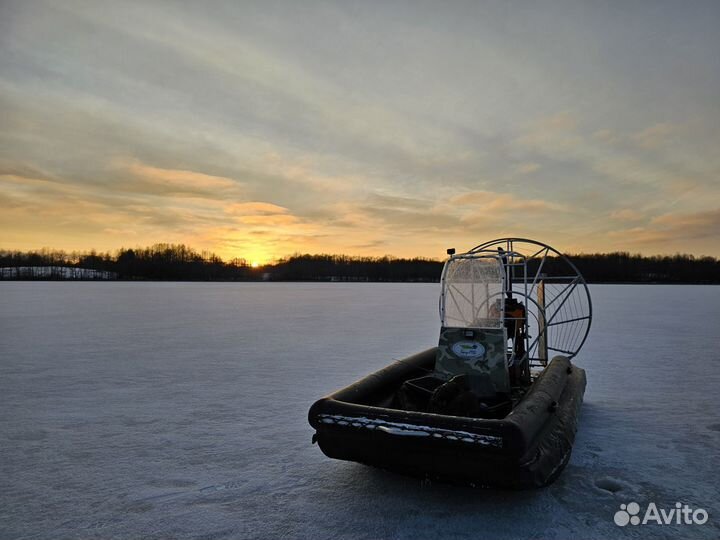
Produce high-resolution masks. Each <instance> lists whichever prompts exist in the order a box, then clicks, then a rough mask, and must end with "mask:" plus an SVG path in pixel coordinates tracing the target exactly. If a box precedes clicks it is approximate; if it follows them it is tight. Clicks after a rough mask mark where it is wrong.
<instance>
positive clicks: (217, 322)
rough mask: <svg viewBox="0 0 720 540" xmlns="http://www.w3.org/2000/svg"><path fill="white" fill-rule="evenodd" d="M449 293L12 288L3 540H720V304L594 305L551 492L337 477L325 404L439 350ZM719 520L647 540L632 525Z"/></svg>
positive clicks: (663, 290)
mask: <svg viewBox="0 0 720 540" xmlns="http://www.w3.org/2000/svg"><path fill="white" fill-rule="evenodd" d="M437 294H438V285H421V284H331V283H328V284H302V283H295V284H289V283H288V284H284V283H237V284H231V283H217V284H188V283H121V282H103V283H96V282H87V283H68V282H50V283H47V282H43V283H41V282H34V283H19V282H15V283H10V282H4V283H0V486H2V490H0V538H3V539H5V538H8V539H19V538H52V539H59V538H83V539H90V538H133V539H135V538H173V537H175V538H197V539H201V538H202V539H211V538H212V539H222V538H309V539H310V538H312V539H315V538H318V539H322V538H333V539H336V538H367V539H371V538H407V539H415V538H557V539H563V538H625V537H636V538H639V537H649V536H654V537H658V538H680V537H682V538H708V539H709V538H717V537H718V536H720V529H719V525H718V524H719V519H720V503H719V501H720V493H719V490H718V484H720V482H719V480H720V474H719V473H718V470H717V463H718V461H719V459H720V413H719V411H720V391H719V388H720V374H719V370H720V332H718V329H719V328H720V287H705V286H651V285H645V286H594V287H592V294H593V301H594V314H595V319H594V322H593V329H592V331H591V334H590V338H589V340H588V343H587V344H586V346H585V348H584V349H583V351H582V352H581V354H580V356H579V357H578V358H577V363H578V364H579V365H581V366H582V367H584V368H586V369H587V375H588V390H587V393H586V396H585V398H586V399H585V404H584V406H583V412H582V415H581V418H580V430H579V432H578V437H577V440H576V443H575V448H574V451H573V455H572V458H571V461H570V464H569V466H568V468H567V469H566V470H565V472H564V473H563V475H562V476H561V477H560V478H559V480H558V481H557V482H556V483H555V484H553V485H552V486H550V487H549V488H547V489H544V490H539V491H524V492H498V491H485V490H473V489H470V488H458V487H453V486H446V485H440V484H427V483H423V482H420V481H418V480H415V479H411V478H405V477H401V476H396V475H393V474H390V473H385V472H382V471H377V470H374V469H372V468H368V467H364V466H362V465H357V464H353V463H347V462H341V461H335V460H330V459H328V458H326V457H325V456H324V455H322V453H321V452H320V450H319V449H318V447H317V446H314V445H311V444H310V438H311V435H312V429H311V428H310V426H309V425H308V424H307V419H306V415H307V410H308V408H309V407H310V405H311V404H312V402H313V401H314V400H315V399H316V398H318V397H320V396H322V395H324V394H327V393H329V392H331V391H333V390H335V389H337V388H339V387H342V386H345V385H347V384H349V383H351V382H353V381H355V380H356V379H358V378H360V377H362V376H364V375H365V374H367V373H369V372H371V371H373V370H376V369H378V368H380V367H382V366H385V365H386V364H388V363H389V362H390V360H391V359H392V358H400V357H403V356H406V355H408V354H411V353H414V352H417V351H420V350H422V349H425V348H427V347H429V346H432V345H434V344H435V343H436V340H437V337H438V331H439V322H438V318H437ZM631 501H636V502H639V503H640V504H641V505H642V506H645V505H647V504H648V503H649V502H655V503H656V504H657V505H658V506H659V507H661V506H664V507H666V508H672V507H673V506H674V503H675V502H676V501H679V502H683V503H687V504H690V505H691V506H693V507H695V508H697V507H702V508H705V509H706V510H707V511H708V512H709V514H710V519H709V521H708V523H707V524H706V525H703V526H699V525H694V526H688V525H672V526H658V525H644V526H643V525H639V526H632V525H628V526H627V527H625V528H620V527H617V526H616V525H615V524H614V523H613V515H614V513H615V512H616V511H617V510H618V509H619V505H620V504H621V503H629V502H631Z"/></svg>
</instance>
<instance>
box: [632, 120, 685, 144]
mask: <svg viewBox="0 0 720 540" xmlns="http://www.w3.org/2000/svg"><path fill="white" fill-rule="evenodd" d="M676 131H677V127H676V126H672V125H670V124H664V123H663V124H655V125H653V126H650V127H648V128H645V129H643V130H642V131H640V132H638V133H634V134H633V135H632V136H631V139H632V141H633V142H634V143H635V144H636V145H637V146H639V147H640V148H644V149H646V150H651V149H656V148H659V147H661V146H663V145H664V144H666V143H667V142H668V140H669V138H670V136H671V135H673V134H674V133H675V132H676Z"/></svg>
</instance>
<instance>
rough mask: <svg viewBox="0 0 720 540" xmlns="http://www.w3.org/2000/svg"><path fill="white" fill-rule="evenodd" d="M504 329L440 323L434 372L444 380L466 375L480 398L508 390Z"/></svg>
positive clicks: (508, 379) (492, 397) (505, 334)
mask: <svg viewBox="0 0 720 540" xmlns="http://www.w3.org/2000/svg"><path fill="white" fill-rule="evenodd" d="M506 332H507V331H506V330H505V328H453V327H442V329H441V330H440V340H439V342H438V349H437V355H436V358H435V371H434V375H435V376H436V377H439V378H441V379H443V380H445V381H449V380H450V379H452V378H453V377H455V376H457V375H466V376H467V383H468V386H469V387H470V390H471V391H472V392H473V393H474V394H475V395H476V396H477V397H478V398H480V399H489V400H493V399H497V398H498V397H499V396H503V395H508V394H510V375H509V372H508V367H507V363H506V360H505V349H506V346H507V333H506Z"/></svg>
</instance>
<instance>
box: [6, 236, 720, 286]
mask: <svg viewBox="0 0 720 540" xmlns="http://www.w3.org/2000/svg"><path fill="white" fill-rule="evenodd" d="M569 257H570V259H571V260H572V261H573V262H574V263H575V265H576V266H577V267H578V269H579V270H580V272H581V273H582V274H583V276H584V277H585V279H586V280H587V281H588V282H589V283H720V260H719V259H717V258H715V257H695V256H693V255H687V254H676V255H670V256H661V255H656V256H643V255H639V254H630V253H626V252H617V253H594V254H574V255H573V254H571V255H569ZM553 264H554V261H553V260H552V259H551V258H550V259H548V261H546V263H545V269H546V270H548V271H550V270H551V269H552V265H553ZM442 265H443V262H442V261H437V260H433V259H428V258H422V257H416V258H412V259H407V258H405V259H403V258H396V257H391V256H384V257H359V256H349V255H308V254H295V255H291V256H288V257H284V258H281V259H278V260H276V261H273V262H272V263H269V264H266V265H263V266H259V267H256V268H255V267H253V266H251V265H250V264H249V263H248V262H247V261H246V260H245V259H242V258H234V259H231V260H223V259H222V258H221V257H219V256H218V255H216V254H214V253H211V252H207V251H202V252H199V251H196V250H194V249H193V248H191V247H188V246H185V245H183V244H156V245H154V246H150V247H145V248H132V249H128V248H122V249H120V250H118V251H116V252H114V253H107V252H106V253H98V252H96V251H94V250H93V251H89V252H69V253H68V252H65V251H59V250H50V249H42V250H39V251H27V252H23V251H11V250H0V279H6V280H7V279H43V280H47V279H58V280H60V279H120V280H166V281H389V282H396V281H407V282H415V281H417V282H434V281H438V280H439V279H440V272H441V270H442ZM80 269H82V272H79V271H78V270H80Z"/></svg>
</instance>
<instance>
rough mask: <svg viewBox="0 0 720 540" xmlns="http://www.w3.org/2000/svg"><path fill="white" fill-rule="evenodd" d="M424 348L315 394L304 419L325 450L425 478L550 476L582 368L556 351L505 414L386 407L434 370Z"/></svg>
mask: <svg viewBox="0 0 720 540" xmlns="http://www.w3.org/2000/svg"><path fill="white" fill-rule="evenodd" d="M435 351H436V349H435V348H433V349H429V350H427V351H424V352H422V353H418V354H416V355H414V356H411V357H409V358H406V359H403V360H400V361H398V362H395V363H394V364H391V365H390V366H388V367H386V368H384V369H382V370H380V371H378V372H376V373H373V374H371V375H368V376H367V377H365V378H363V379H361V380H359V381H357V382H356V383H354V384H352V385H350V386H348V387H347V388H344V389H342V390H340V391H338V392H335V393H334V394H332V395H330V396H328V397H326V398H323V399H321V400H319V401H317V402H316V403H315V404H314V405H313V406H312V407H311V409H310V412H309V414H308V418H309V421H310V424H311V425H312V427H313V428H315V431H316V434H315V436H314V437H313V441H317V443H318V444H319V446H320V449H321V450H322V451H323V453H324V454H325V455H327V456H328V457H331V458H335V459H342V460H348V461H356V462H359V463H364V464H367V465H372V466H375V467H380V468H382V469H387V470H391V471H395V472H398V473H403V474H408V475H412V476H418V477H422V478H428V479H431V480H439V481H448V482H459V483H463V484H470V485H474V486H485V487H504V488H528V487H541V486H545V485H547V484H549V483H551V482H552V481H553V480H554V479H555V478H557V476H558V475H559V474H560V472H561V471H562V470H563V468H564V467H565V465H566V464H567V462H568V460H569V458H570V452H571V450H572V444H573V441H574V439H575V432H576V430H577V418H578V414H579V411H580V407H581V404H582V399H583V395H584V392H585V385H586V378H585V371H584V370H582V369H580V368H578V367H577V366H573V365H572V364H571V363H570V360H569V359H568V358H566V357H563V356H556V357H555V358H553V359H552V361H551V362H550V363H549V365H548V366H547V368H546V369H545V370H544V371H543V373H542V374H541V375H540V376H539V377H538V378H537V380H536V381H535V382H534V383H533V385H532V386H531V388H530V390H529V391H528V392H527V394H526V395H525V397H524V398H523V399H522V400H521V401H520V402H519V403H518V404H517V405H516V406H515V407H514V409H513V410H512V412H511V413H510V414H508V415H507V416H506V417H505V418H503V419H482V418H467V417H459V416H447V415H442V414H432V413H425V412H414V411H404V410H399V409H396V408H391V406H390V405H391V400H392V396H393V394H394V392H395V391H396V390H397V388H399V386H400V385H401V384H402V382H403V381H405V380H408V379H411V378H413V377H417V376H421V375H423V374H425V373H426V372H427V370H428V369H432V367H433V364H434V361H435Z"/></svg>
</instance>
